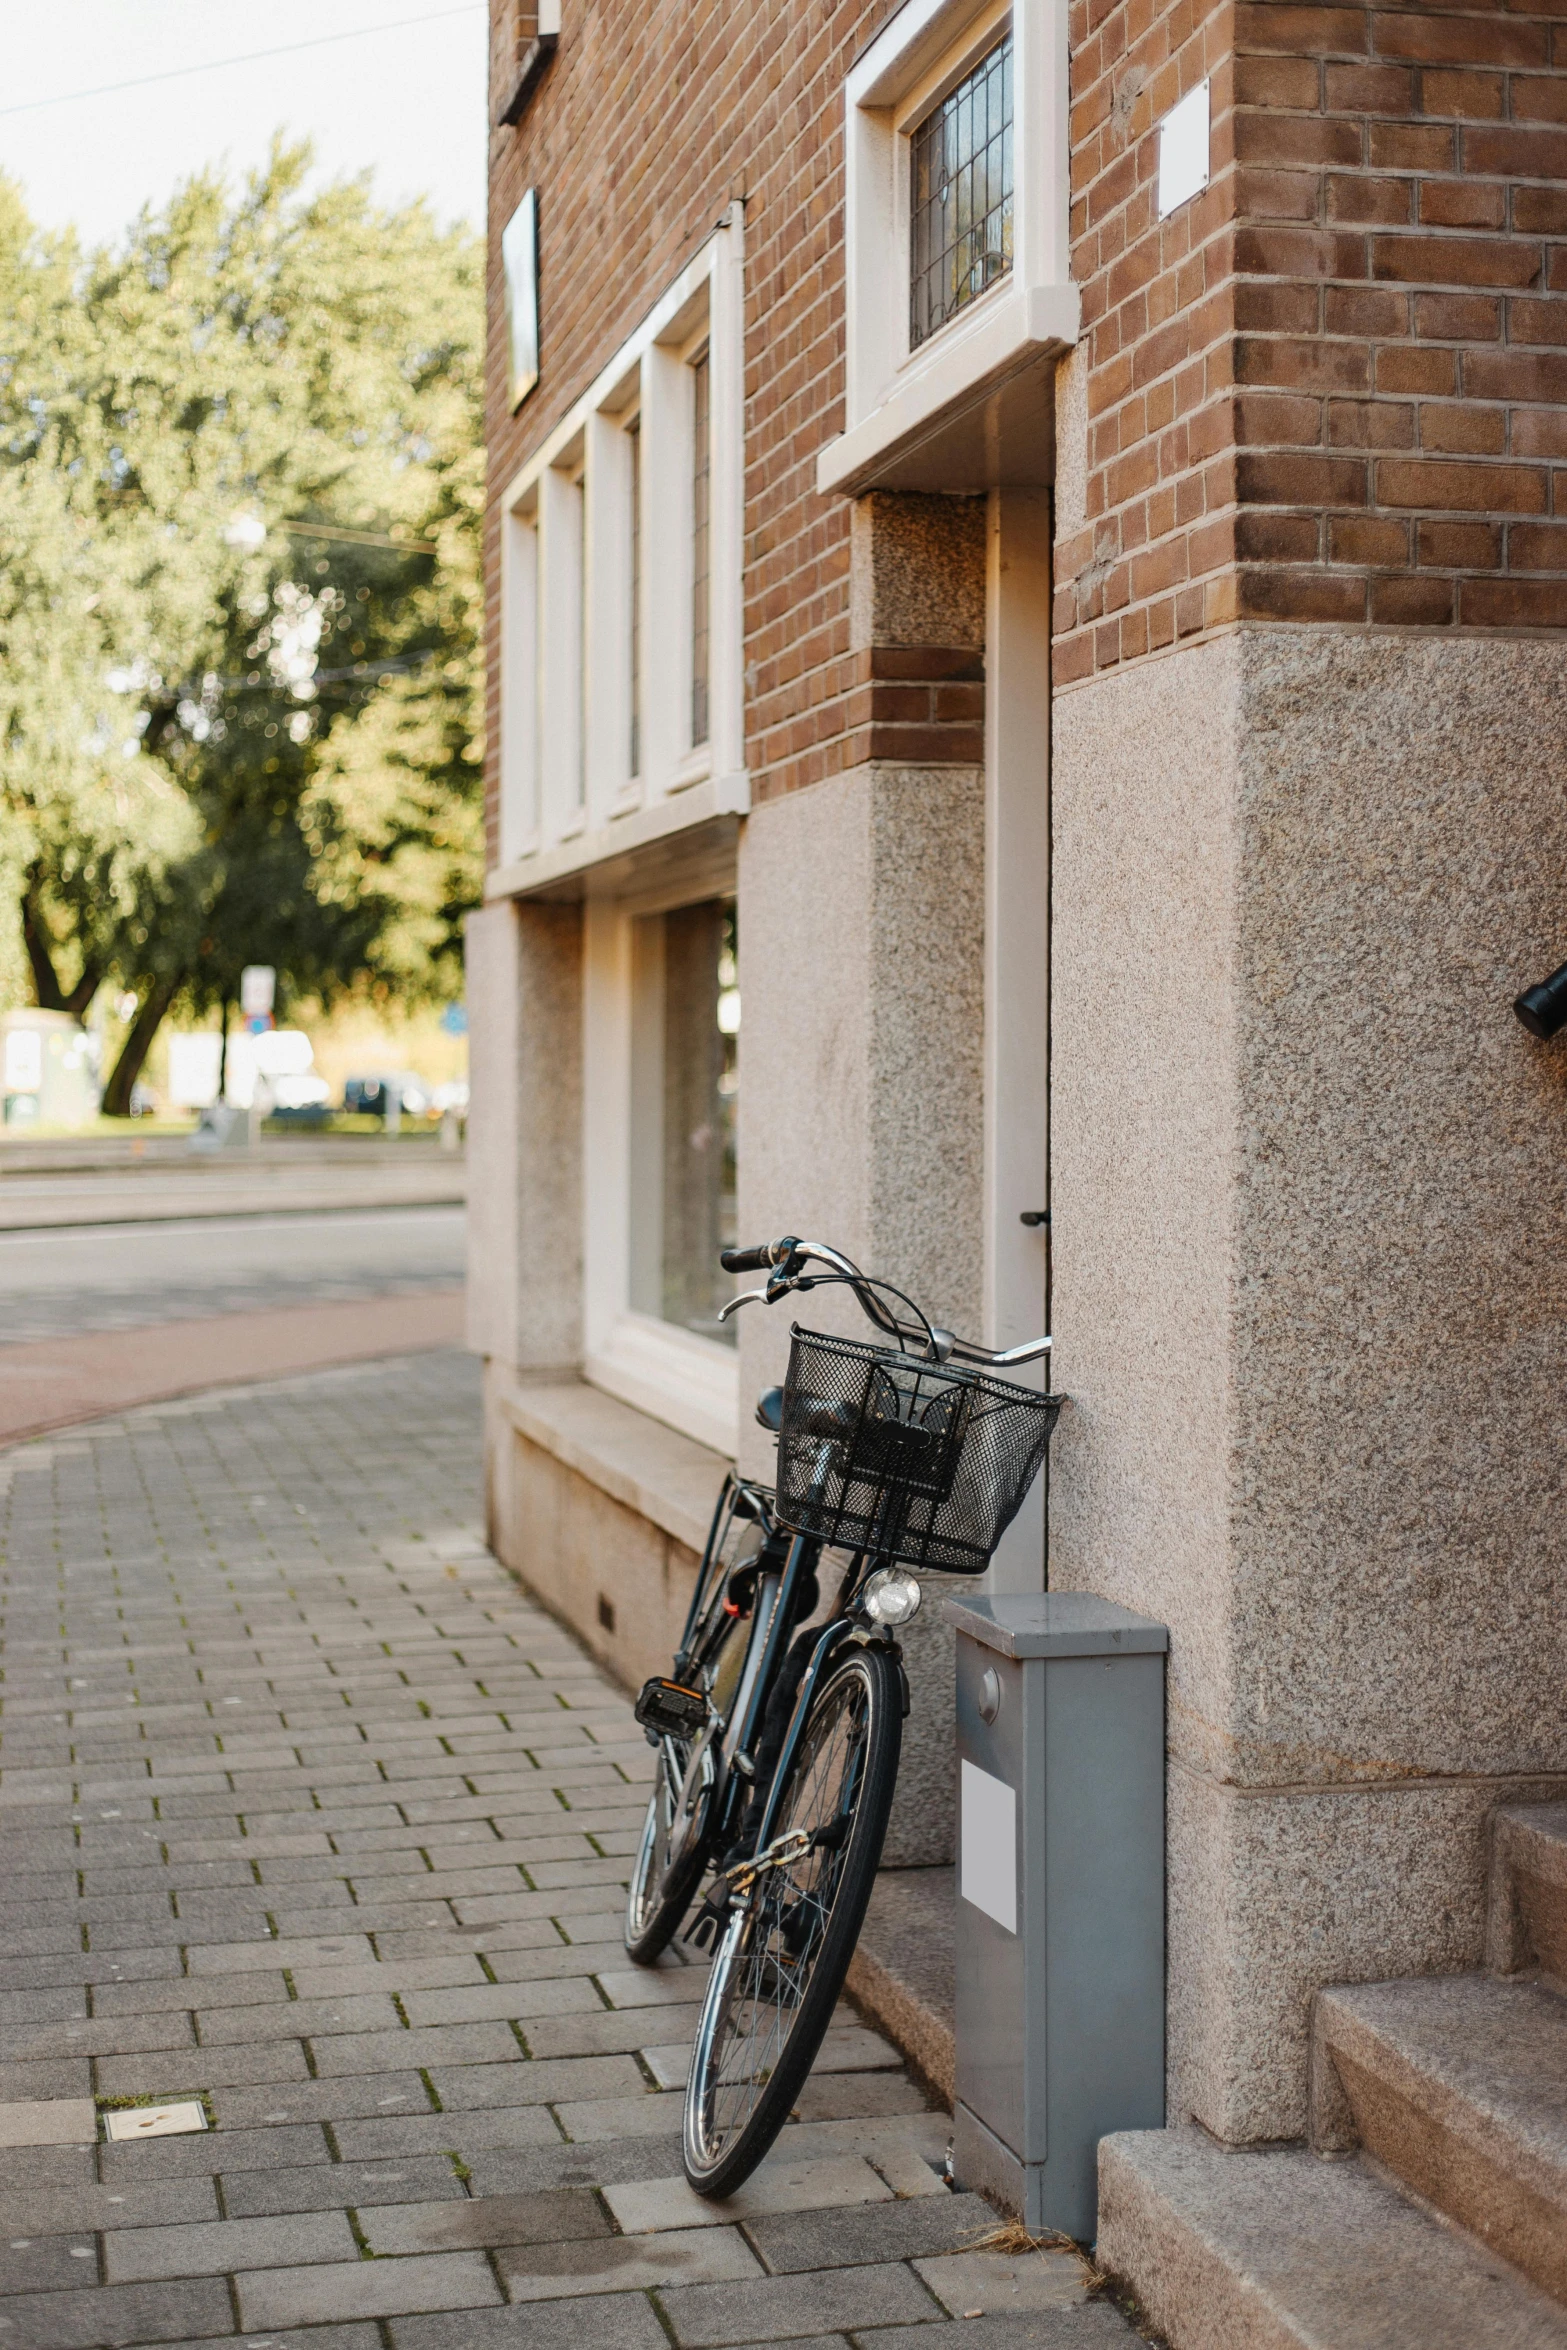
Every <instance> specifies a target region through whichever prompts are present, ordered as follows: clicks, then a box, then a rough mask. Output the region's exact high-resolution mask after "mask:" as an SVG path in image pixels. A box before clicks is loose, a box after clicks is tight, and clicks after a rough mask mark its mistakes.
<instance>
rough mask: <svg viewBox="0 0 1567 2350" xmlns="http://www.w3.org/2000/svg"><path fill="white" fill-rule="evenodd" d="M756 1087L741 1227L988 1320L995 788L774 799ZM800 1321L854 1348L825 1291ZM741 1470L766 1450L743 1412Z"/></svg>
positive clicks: (908, 1825) (757, 1344) (754, 867)
mask: <svg viewBox="0 0 1567 2350" xmlns="http://www.w3.org/2000/svg"><path fill="white" fill-rule="evenodd" d="M740 889H741V906H742V918H741V927H740V987H741V994H742V996H743V997H744V999H745V1004H746V1054H747V1060H746V1081H745V1085H744V1088H743V1090H742V1093H741V1097H740V1100H741V1108H740V1119H741V1125H740V1223H741V1227H742V1229H743V1230H744V1231H746V1232H747V1233H752V1232H757V1233H778V1232H798V1233H801V1234H803V1235H806V1236H807V1237H809V1238H812V1239H819V1240H828V1241H832V1242H835V1243H836V1244H837V1245H838V1246H839V1247H840V1248H843V1249H844V1250H846V1251H847V1252H848V1254H849V1255H850V1256H851V1257H853V1258H854V1260H855V1261H856V1263H858V1264H862V1265H864V1266H866V1267H867V1268H869V1269H870V1270H872V1271H885V1272H887V1273H888V1274H889V1275H890V1276H891V1277H892V1278H893V1279H895V1280H897V1282H898V1283H899V1285H900V1286H901V1287H904V1288H907V1289H908V1290H909V1291H910V1292H911V1293H912V1294H913V1295H914V1296H915V1297H917V1298H918V1299H919V1300H920V1301H921V1303H922V1304H923V1305H924V1306H926V1307H927V1309H928V1310H929V1311H930V1312H931V1313H932V1314H934V1315H935V1316H937V1318H938V1319H941V1320H945V1321H947V1322H948V1323H950V1324H951V1325H952V1326H954V1327H956V1328H957V1329H960V1330H973V1329H976V1328H977V1327H978V1325H979V1320H980V1301H981V1279H982V1264H981V1258H982V1245H983V1244H982V1235H981V1230H980V1164H979V1158H980V1147H981V1129H982V1118H981V1088H982V1082H983V1077H982V1069H981V1058H980V1055H981V1035H982V1029H983V1019H982V1008H981V998H982V992H983V984H984V982H983V929H984V778H983V775H982V774H981V773H979V772H978V771H977V770H975V769H972V768H960V767H938V768H926V769H896V768H891V767H885V766H875V767H863V768H858V769H856V770H854V771H853V772H852V773H850V774H847V775H841V776H836V777H834V778H833V779H832V780H831V781H829V782H826V783H823V784H819V785H818V786H817V787H816V788H815V789H814V790H811V791H805V792H794V793H791V794H789V795H788V797H787V798H784V799H780V800H778V801H775V802H773V803H770V804H769V805H768V806H767V807H765V808H763V809H762V810H760V811H759V812H758V813H757V814H756V815H754V816H753V817H752V818H751V820H750V823H749V825H748V827H747V831H746V837H745V841H744V845H743V847H742V851H741V862H740ZM807 1303H808V1310H803V1311H802V1312H801V1313H800V1316H799V1318H800V1319H801V1320H802V1321H804V1322H806V1323H807V1324H808V1325H809V1326H810V1327H812V1328H815V1329H836V1330H841V1331H844V1332H846V1333H848V1334H849V1335H851V1336H853V1337H863V1336H864V1334H865V1323H864V1319H863V1317H862V1316H861V1314H860V1312H859V1309H858V1307H857V1306H855V1304H854V1303H853V1301H852V1300H851V1299H850V1298H849V1297H848V1296H847V1295H846V1293H844V1292H842V1291H834V1290H832V1289H824V1290H820V1291H818V1292H816V1293H815V1294H814V1295H813V1296H812V1297H811V1298H810V1299H809V1300H808V1301H807ZM793 1318H794V1317H793V1316H792V1315H791V1314H790V1313H789V1312H788V1310H783V1311H778V1312H773V1313H768V1312H766V1311H765V1310H764V1309H763V1308H761V1307H759V1306H753V1307H749V1308H747V1309H746V1311H745V1312H744V1313H743V1314H742V1316H741V1319H740V1392H741V1395H742V1397H750V1396H753V1395H755V1394H756V1393H757V1392H758V1391H759V1390H760V1389H761V1388H763V1387H766V1386H768V1385H770V1384H771V1383H772V1382H773V1381H774V1380H778V1379H781V1378H782V1377H783V1374H784V1369H785V1367H786V1364H787V1361H788V1348H789V1323H790V1321H791V1320H792V1319H793ZM740 1460H741V1466H742V1469H745V1470H748V1471H749V1473H750V1474H752V1475H754V1476H762V1477H770V1476H771V1474H772V1471H773V1465H774V1460H773V1447H772V1444H771V1443H770V1441H769V1440H768V1439H767V1438H766V1437H765V1436H763V1435H762V1434H761V1432H760V1431H759V1430H758V1429H756V1428H754V1427H752V1426H750V1425H749V1424H748V1423H747V1421H746V1418H745V1415H744V1414H742V1424H741V1430H740ZM942 1585H943V1578H941V1577H933V1578H932V1579H931V1581H930V1585H929V1588H928V1590H927V1594H926V1603H925V1606H924V1607H923V1608H922V1610H921V1612H920V1615H919V1616H918V1617H917V1618H916V1620H915V1622H914V1624H913V1625H911V1626H910V1628H909V1632H908V1634H907V1636H906V1638H905V1643H904V1647H905V1655H906V1659H907V1663H908V1671H909V1679H910V1683H911V1687H912V1692H913V1710H912V1712H911V1714H910V1716H909V1719H908V1721H907V1722H906V1723H905V1725H904V1759H903V1765H902V1768H901V1770H900V1773H899V1780H898V1794H897V1801H896V1804H895V1807H894V1812H893V1820H892V1826H891V1829H890V1831H889V1835H888V1843H887V1860H888V1864H889V1865H890V1866H899V1867H909V1866H915V1865H920V1864H930V1863H939V1862H946V1861H949V1860H950V1859H951V1857H952V1836H953V1816H954V1803H953V1796H954V1775H955V1764H954V1758H953V1746H952V1705H953V1697H952V1669H953V1668H952V1650H953V1643H952V1635H951V1633H950V1632H949V1631H948V1630H947V1629H946V1627H944V1626H943V1625H942V1624H941V1622H940V1620H939V1619H940V1599H941V1596H942Z"/></svg>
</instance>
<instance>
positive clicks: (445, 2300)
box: [234, 2252, 501, 2333]
mask: <svg viewBox="0 0 1567 2350" xmlns="http://www.w3.org/2000/svg"><path fill="white" fill-rule="evenodd" d="M234 2282H235V2288H236V2290H237V2291H238V2294H239V2307H240V2315H241V2318H242V2320H243V2322H244V2325H245V2327H246V2329H247V2330H248V2331H249V2332H252V2333H261V2332H264V2331H265V2330H266V2329H267V2328H268V2327H271V2326H298V2325H311V2324H328V2323H332V2322H335V2321H337V2320H340V2319H343V2318H365V2317H397V2316H401V2315H404V2314H407V2313H410V2312H413V2311H416V2310H426V2309H484V2308H491V2307H493V2306H494V2305H495V2304H496V2303H497V2302H498V2301H499V2300H500V2298H501V2296H500V2291H499V2288H498V2287H497V2285H496V2282H495V2277H494V2274H493V2272H492V2271H491V2268H490V2264H489V2262H488V2261H487V2260H486V2259H485V2257H484V2254H483V2253H482V2252H438V2253H432V2254H429V2255H426V2256H423V2257H420V2258H415V2259H411V2260H356V2261H352V2262H344V2263H342V2264H341V2265H337V2266H331V2267H322V2268H270V2269H257V2270H255V2271H253V2272H248V2273H246V2274H244V2275H241V2276H238V2277H236V2278H235V2280H234Z"/></svg>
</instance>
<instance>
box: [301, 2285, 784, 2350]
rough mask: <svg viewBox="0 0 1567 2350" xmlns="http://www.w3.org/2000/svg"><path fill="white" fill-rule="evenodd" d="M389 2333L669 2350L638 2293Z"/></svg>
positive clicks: (401, 2327) (564, 2349)
mask: <svg viewBox="0 0 1567 2350" xmlns="http://www.w3.org/2000/svg"><path fill="white" fill-rule="evenodd" d="M391 2337H392V2341H393V2343H394V2345H395V2350H668V2343H669V2337H668V2335H667V2334H666V2333H665V2331H664V2329H663V2327H662V2326H661V2325H660V2324H659V2321H658V2319H657V2318H656V2317H655V2316H654V2314H653V2307H652V2304H651V2302H649V2301H648V2300H647V2299H646V2297H645V2296H644V2295H643V2294H641V2293H614V2294H603V2295H598V2296H594V2297H584V2298H580V2299H575V2300H567V2301H530V2302H528V2303H526V2304H525V2305H524V2306H523V2307H521V2308H512V2309H476V2310H473V2311H472V2312H471V2313H469V2314H466V2315H464V2316H461V2317H402V2318H394V2319H393V2320H392V2325H391ZM312 2350H313V2345H312ZM800 2350H808V2346H807V2345H801V2346H800Z"/></svg>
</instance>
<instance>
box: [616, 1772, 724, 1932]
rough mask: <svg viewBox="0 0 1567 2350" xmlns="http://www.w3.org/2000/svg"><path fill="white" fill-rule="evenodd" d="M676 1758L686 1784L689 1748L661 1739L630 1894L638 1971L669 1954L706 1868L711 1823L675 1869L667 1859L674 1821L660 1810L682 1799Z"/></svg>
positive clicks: (694, 1837) (628, 1920)
mask: <svg viewBox="0 0 1567 2350" xmlns="http://www.w3.org/2000/svg"><path fill="white" fill-rule="evenodd" d="M676 1759H679V1760H680V1761H681V1763H682V1769H681V1774H680V1775H681V1779H682V1781H683V1780H684V1777H685V1767H684V1766H685V1764H687V1763H688V1762H689V1759H690V1755H689V1749H687V1748H684V1747H683V1746H682V1745H681V1744H680V1742H678V1741H677V1740H675V1739H672V1738H665V1739H663V1740H661V1741H660V1745H659V1754H658V1767H657V1769H656V1770H655V1772H654V1777H653V1788H652V1792H651V1793H650V1795H649V1796H648V1799H647V1816H646V1818H645V1819H644V1821H643V1823H642V1838H641V1842H640V1843H639V1844H638V1846H637V1854H636V1859H635V1860H634V1861H633V1863H632V1868H631V1882H630V1884H629V1886H628V1887H627V1891H626V1925H625V1944H626V1956H627V1957H628V1958H629V1959H631V1960H632V1961H633V1963H634V1964H635V1965H637V1966H651V1965H652V1964H653V1962H654V1961H655V1959H657V1958H659V1957H660V1956H661V1955H662V1953H663V1952H664V1951H665V1950H667V1949H668V1947H669V1945H670V1943H671V1942H672V1941H673V1940H674V1938H675V1935H676V1934H677V1933H678V1931H679V1929H680V1922H681V1920H682V1918H684V1916H685V1914H686V1911H687V1910H688V1909H689V1908H690V1906H691V1897H692V1895H693V1894H694V1893H695V1891H696V1889H697V1887H698V1885H699V1884H700V1883H701V1882H702V1872H703V1870H704V1868H705V1867H706V1866H707V1857H708V1850H707V1848H708V1844H709V1841H710V1837H709V1834H708V1830H707V1824H706V1823H704V1824H703V1825H702V1826H701V1827H699V1828H698V1829H697V1830H696V1831H694V1832H693V1833H692V1835H691V1837H690V1841H689V1844H688V1847H687V1849H686V1851H685V1852H684V1853H683V1854H682V1855H681V1856H680V1858H679V1860H678V1861H677V1862H676V1863H675V1864H674V1865H673V1866H671V1865H670V1864H669V1862H668V1859H667V1857H666V1856H667V1852H668V1842H669V1832H670V1827H671V1825H672V1821H671V1819H670V1818H668V1817H666V1816H665V1815H664V1814H663V1813H662V1812H661V1811H660V1804H661V1802H668V1803H669V1804H670V1808H671V1812H672V1810H673V1804H674V1800H675V1799H676V1798H677V1797H678V1792H679V1790H678V1789H677V1788H675V1787H674V1785H673V1784H672V1778H671V1770H672V1764H673V1762H674V1761H675V1760H676ZM709 1808H711V1806H710V1803H709Z"/></svg>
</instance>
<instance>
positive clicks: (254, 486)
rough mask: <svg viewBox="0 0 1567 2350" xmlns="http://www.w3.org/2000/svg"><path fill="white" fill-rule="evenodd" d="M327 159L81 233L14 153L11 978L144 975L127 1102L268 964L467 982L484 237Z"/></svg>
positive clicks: (3, 886)
mask: <svg viewBox="0 0 1567 2350" xmlns="http://www.w3.org/2000/svg"><path fill="white" fill-rule="evenodd" d="M308 160H309V158H308V154H307V152H306V151H304V150H284V149H282V148H278V149H276V150H275V151H274V154H273V156H272V159H271V162H270V164H269V166H268V168H267V169H266V170H265V171H264V172H262V173H260V174H258V175H257V176H256V177H255V178H253V179H252V180H251V181H250V182H249V184H248V185H247V186H246V187H245V188H244V189H243V190H242V191H240V192H239V193H238V194H235V193H234V192H233V191H232V190H231V189H230V188H229V187H228V186H226V185H225V183H224V182H223V181H222V180H221V179H218V178H215V177H203V178H198V179H196V180H193V181H191V182H190V183H189V184H188V185H186V186H185V187H183V188H181V189H180V190H179V191H178V192H177V193H176V195H175V196H174V198H173V200H172V201H171V203H170V204H169V206H168V207H167V209H166V211H164V212H162V213H159V214H156V215H154V214H144V215H143V216H142V217H141V218H140V219H139V220H138V221H137V222H136V223H135V224H134V225H133V227H132V228H131V230H130V232H129V234H128V236H127V237H126V239H125V241H124V243H123V245H122V246H121V247H120V248H119V249H117V250H113V251H106V252H102V253H98V254H94V255H92V256H90V257H88V258H87V259H85V260H84V259H83V258H82V257H81V256H80V255H78V253H77V252H76V251H75V249H74V247H73V246H72V245H71V244H70V243H69V242H68V241H62V240H53V241H51V240H47V239H42V238H40V237H38V236H36V235H35V234H34V233H33V231H32V230H31V228H30V227H29V224H28V223H27V221H26V219H25V216H24V215H23V213H22V210H21V207H20V205H19V204H18V202H17V200H16V198H15V195H14V193H13V192H12V191H11V190H9V189H8V188H7V187H6V186H5V185H4V183H0V544H3V545H4V546H5V549H6V561H5V564H4V566H3V567H0V893H3V898H0V902H3V903H4V904H7V905H12V906H14V907H15V908H16V909H17V920H16V922H15V925H14V928H13V931H12V936H11V940H10V943H9V945H7V944H5V943H0V990H3V989H4V987H5V984H6V979H7V976H8V968H7V957H8V956H9V967H10V970H11V971H14V970H15V969H16V968H17V967H18V965H19V964H20V962H21V958H22V956H23V954H24V953H25V955H26V956H27V957H28V958H29V959H30V965H31V972H32V978H33V983H34V987H35V990H36V992H37V993H38V995H39V996H40V999H41V1000H50V999H51V997H52V998H53V1000H55V1001H58V1002H62V1003H70V1004H72V1006H73V1008H80V1006H81V1003H82V1001H83V1000H84V998H85V997H86V996H90V994H91V992H92V990H93V988H94V987H95V986H96V985H97V984H98V983H99V982H100V981H101V980H102V979H103V978H106V977H109V976H111V975H112V976H113V977H114V978H115V979H116V980H117V981H118V982H119V983H120V984H121V985H122V986H124V987H128V988H130V989H132V990H133V991H134V992H135V993H136V994H137V996H138V999H139V1001H140V1004H141V1007H142V1010H141V1016H140V1017H139V1018H138V1020H137V1021H136V1022H135V1023H134V1025H133V1030H132V1037H131V1043H130V1045H129V1046H128V1048H127V1057H122V1062H121V1067H120V1069H119V1070H117V1071H116V1073H115V1079H114V1080H113V1081H112V1082H111V1089H110V1102H109V1106H111V1107H123V1106H124V1104H123V1101H119V1102H116V1101H115V1100H114V1098H113V1097H114V1095H115V1092H116V1089H117V1090H118V1092H119V1093H120V1094H121V1095H128V1092H129V1084H130V1081H131V1078H132V1077H133V1076H134V1074H135V1069H136V1068H138V1067H139V1066H140V1063H141V1060H142V1058H144V1056H145V1051H146V1047H147V1045H148V1044H150V1042H151V1039H152V1035H153V1033H154V1032H155V1030H156V1026H157V1022H158V1020H159V1019H161V1017H162V1016H163V1013H164V1011H166V1010H167V1009H168V1008H169V1007H171V1006H172V1005H174V1004H176V1003H184V1004H186V1005H187V1006H189V1007H190V1008H191V1009H193V1010H196V1011H201V1010H203V1009H205V1008H207V1007H208V1006H210V1005H213V1004H215V1003H220V1002H225V1003H226V1002H231V1001H232V1000H233V999H234V997H235V995H236V993H237V988H238V977H239V971H240V969H241V967H242V966H243V965H244V964H245V963H247V962H270V963H274V964H276V965H277V966H278V969H279V972H280V975H281V976H282V978H283V982H284V985H285V987H287V988H288V989H290V990H292V991H293V992H294V993H296V994H299V993H308V994H311V995H316V996H320V997H321V998H322V999H323V1000H325V1001H328V1002H330V1001H331V1000H332V999H333V998H334V997H336V996H338V995H340V994H342V993H343V992H344V991H346V990H350V989H354V988H369V989H372V990H377V989H379V990H385V991H388V992H391V991H395V992H396V993H397V994H398V995H399V996H401V997H403V998H405V999H410V998H411V999H415V1000H417V999H418V998H420V997H421V996H424V997H428V996H432V995H439V994H444V993H449V992H451V991H452V990H453V988H454V986H455V984H456V976H457V972H458V969H459V967H460V923H461V917H462V914H463V912H464V910H465V909H466V907H467V906H468V905H469V904H471V903H472V902H473V899H474V897H475V895H476V885H477V878H478V872H479V865H480V858H479V806H480V768H481V756H482V745H481V742H480V739H479V733H478V727H479V709H480V690H481V676H480V668H479V655H478V646H479V642H480V635H481V614H482V593H481V585H480V570H479V530H480V517H481V507H482V492H483V459H482V366H483V268H482V252H481V249H480V247H479V245H478V243H477V241H476V240H475V239H474V238H473V237H472V236H471V235H470V234H469V233H468V232H466V231H452V232H442V231H441V230H439V229H438V228H437V227H436V225H435V223H434V222H433V221H432V219H431V218H430V216H429V214H428V212H427V211H426V210H425V209H424V208H423V207H422V206H419V205H415V206H413V207H410V208H408V209H406V210H403V211H399V212H391V213H388V212H383V211H380V210H378V209H377V208H376V207H375V206H374V205H373V203H372V202H371V199H370V195H369V191H368V188H367V187H366V186H365V185H363V184H362V183H352V184H348V185H339V186H336V187H332V188H329V189H327V190H326V191H325V192H323V193H321V194H318V195H315V196H307V195H305V194H304V193H303V191H302V182H303V177H304V173H305V170H306V168H307V165H308ZM128 1061H134V1066H133V1067H128ZM122 1078H123V1083H122V1082H121V1080H122Z"/></svg>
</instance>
